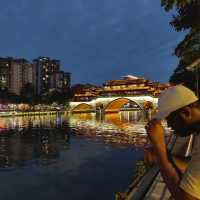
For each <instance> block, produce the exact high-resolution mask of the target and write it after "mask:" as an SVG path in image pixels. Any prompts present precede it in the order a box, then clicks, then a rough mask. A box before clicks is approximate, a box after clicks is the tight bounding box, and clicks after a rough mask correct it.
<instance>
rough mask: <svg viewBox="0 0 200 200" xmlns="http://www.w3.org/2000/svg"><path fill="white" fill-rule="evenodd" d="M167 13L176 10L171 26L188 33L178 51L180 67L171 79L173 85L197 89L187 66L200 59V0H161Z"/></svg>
mask: <svg viewBox="0 0 200 200" xmlns="http://www.w3.org/2000/svg"><path fill="white" fill-rule="evenodd" d="M161 4H162V6H163V7H164V8H165V10H166V11H169V10H171V9H174V8H175V9H176V15H173V18H172V21H171V22H170V24H171V26H173V27H174V28H175V30H176V31H178V32H180V31H187V34H186V36H185V38H184V39H183V41H181V42H180V43H179V44H178V45H177V47H176V49H175V52H174V53H175V55H176V56H177V57H178V58H179V64H178V67H177V68H176V69H175V71H174V73H173V74H172V76H171V78H170V82H172V83H184V84H185V85H186V86H188V87H190V88H191V89H195V86H194V83H195V81H193V83H192V82H191V80H195V79H194V75H193V74H191V72H189V71H188V69H187V66H188V65H190V64H191V63H193V62H194V61H195V60H196V59H197V58H199V57H200V1H199V0H161Z"/></svg>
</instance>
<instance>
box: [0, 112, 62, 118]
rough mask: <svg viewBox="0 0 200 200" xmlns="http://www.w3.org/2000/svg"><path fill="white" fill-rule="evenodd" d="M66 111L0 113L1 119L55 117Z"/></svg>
mask: <svg viewBox="0 0 200 200" xmlns="http://www.w3.org/2000/svg"><path fill="white" fill-rule="evenodd" d="M65 112H66V111H25V112H21V111H6V112H0V117H15V116H34V115H55V114H57V113H60V114H62V113H65Z"/></svg>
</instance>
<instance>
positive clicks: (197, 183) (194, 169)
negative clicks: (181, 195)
mask: <svg viewBox="0 0 200 200" xmlns="http://www.w3.org/2000/svg"><path fill="white" fill-rule="evenodd" d="M180 187H181V189H183V190H184V191H185V192H186V193H188V194H190V195H191V196H193V197H195V198H197V199H200V136H198V137H195V144H194V147H193V153H192V159H191V161H190V163H189V165H188V169H187V170H186V172H185V174H184V175H183V177H182V179H181V183H180Z"/></svg>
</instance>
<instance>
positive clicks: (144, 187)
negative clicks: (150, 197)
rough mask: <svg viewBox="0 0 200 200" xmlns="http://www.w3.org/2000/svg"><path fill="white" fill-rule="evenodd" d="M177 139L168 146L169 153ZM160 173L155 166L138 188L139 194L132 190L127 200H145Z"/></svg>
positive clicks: (174, 138) (173, 139)
mask: <svg viewBox="0 0 200 200" xmlns="http://www.w3.org/2000/svg"><path fill="white" fill-rule="evenodd" d="M176 139H177V138H176V137H175V136H174V137H173V138H172V141H171V142H170V143H169V144H168V149H169V151H172V149H173V147H174V145H175V143H176ZM159 172H160V169H159V166H158V165H156V164H154V165H153V166H152V168H151V169H150V170H149V171H148V172H147V173H146V174H145V175H144V176H143V178H142V180H141V182H140V184H139V186H138V188H137V192H135V191H134V190H132V191H131V192H130V193H129V194H128V196H127V197H126V200H143V199H144V197H145V196H146V194H147V192H148V191H149V189H150V187H151V186H152V184H153V182H154V181H155V179H156V177H157V175H158V173H159Z"/></svg>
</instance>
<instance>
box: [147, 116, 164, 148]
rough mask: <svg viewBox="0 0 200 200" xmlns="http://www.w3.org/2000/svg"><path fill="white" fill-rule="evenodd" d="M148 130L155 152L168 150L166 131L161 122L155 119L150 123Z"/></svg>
mask: <svg viewBox="0 0 200 200" xmlns="http://www.w3.org/2000/svg"><path fill="white" fill-rule="evenodd" d="M146 130H147V134H148V136H149V139H150V140H151V142H152V144H153V147H154V148H155V150H158V149H160V148H162V149H163V148H166V144H165V130H164V128H163V126H162V124H161V121H160V120H157V119H153V120H151V121H149V122H148V124H147V126H146Z"/></svg>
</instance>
